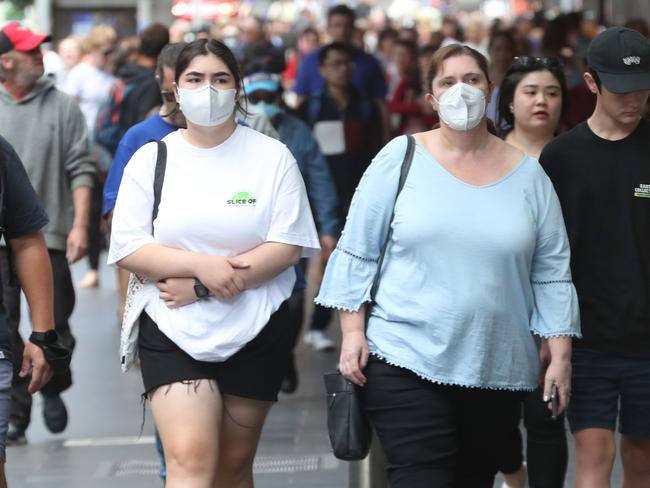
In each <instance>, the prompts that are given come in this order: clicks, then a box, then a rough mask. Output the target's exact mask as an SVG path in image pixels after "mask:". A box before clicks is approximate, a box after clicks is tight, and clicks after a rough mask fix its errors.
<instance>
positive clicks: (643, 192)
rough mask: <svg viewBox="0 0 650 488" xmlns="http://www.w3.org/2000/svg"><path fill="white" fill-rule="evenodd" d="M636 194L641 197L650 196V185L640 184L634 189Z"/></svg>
mask: <svg viewBox="0 0 650 488" xmlns="http://www.w3.org/2000/svg"><path fill="white" fill-rule="evenodd" d="M634 196H635V197H639V198H650V185H644V184H643V183H641V184H639V187H638V188H635V189H634Z"/></svg>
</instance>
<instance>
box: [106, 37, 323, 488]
mask: <svg viewBox="0 0 650 488" xmlns="http://www.w3.org/2000/svg"><path fill="white" fill-rule="evenodd" d="M174 90H175V93H176V97H177V100H178V102H179V105H180V108H181V110H182V111H183V115H184V116H185V118H186V120H187V129H180V130H178V131H176V132H173V133H172V134H170V135H168V136H166V137H165V138H164V139H163V142H164V143H165V145H166V148H167V151H166V152H167V157H166V161H167V164H166V169H165V177H164V184H163V186H162V194H161V199H160V205H159V211H158V214H157V217H156V218H155V219H153V221H152V210H153V206H154V189H153V185H154V181H155V177H154V172H155V171H156V169H157V167H158V166H157V164H156V159H157V156H158V151H157V146H156V144H153V143H152V144H147V145H145V146H143V147H142V148H141V149H140V150H138V151H137V152H136V153H135V155H134V156H133V158H132V159H131V160H130V162H129V164H128V165H127V167H126V169H125V171H124V177H123V179H122V182H121V185H120V190H119V194H118V197H117V203H116V206H115V213H114V216H113V226H112V240H111V249H110V255H109V263H117V264H118V265H119V266H120V267H123V268H125V269H128V270H129V271H131V272H133V273H137V274H138V275H139V276H141V277H144V278H147V279H148V280H149V281H144V280H143V281H144V285H143V287H142V288H141V292H140V294H139V295H137V296H138V299H137V300H135V299H134V300H133V301H132V303H131V304H129V303H128V301H127V308H128V310H127V312H126V319H125V324H124V328H123V342H122V346H123V362H124V363H126V365H125V366H128V365H129V364H130V363H132V362H133V360H134V354H133V353H134V351H137V353H138V354H139V357H140V364H141V370H142V378H143V382H144V395H145V397H146V398H147V399H148V400H149V402H150V404H151V409H152V411H153V415H154V417H155V420H156V426H157V428H158V430H159V432H160V436H161V439H162V443H163V447H164V452H165V461H166V465H167V482H166V486H167V487H183V488H185V487H190V486H191V487H205V488H208V487H213V486H224V487H229V488H230V487H232V488H251V487H252V486H253V470H252V466H253V459H254V457H255V451H256V449H257V444H258V442H259V438H260V434H261V431H262V426H263V424H264V420H265V418H266V415H267V413H268V411H269V409H270V408H271V406H272V404H273V402H274V401H276V400H277V393H278V391H279V389H280V383H281V381H282V378H283V375H284V372H285V368H286V365H287V362H288V358H289V354H290V351H291V346H292V341H293V337H292V335H291V331H290V328H289V327H287V326H286V323H285V322H286V315H287V308H286V305H285V304H284V302H285V300H287V298H289V296H290V295H291V291H292V289H293V286H294V282H295V279H296V276H295V272H294V270H293V268H292V266H293V265H294V264H296V263H297V262H298V260H299V259H300V257H301V256H303V257H304V256H310V255H312V254H313V253H315V252H316V251H317V250H318V247H319V246H318V237H317V235H316V231H315V227H314V223H313V220H312V216H311V211H310V209H309V204H308V201H307V196H306V193H305V187H304V183H303V181H302V178H301V176H300V171H299V169H298V167H297V165H296V163H295V160H294V158H293V156H292V155H291V153H290V152H289V150H288V149H287V148H286V147H285V146H284V145H283V144H281V143H280V142H278V141H276V140H274V139H271V138H269V137H267V136H264V135H262V134H260V133H258V132H256V131H253V130H252V129H249V128H247V127H243V126H241V125H238V124H237V123H236V122H235V111H236V109H237V106H238V101H237V100H239V92H240V90H241V75H240V74H239V69H238V66H237V62H236V60H235V57H234V56H233V54H232V52H231V51H230V50H229V49H228V47H227V46H226V45H225V44H223V43H221V42H219V41H214V40H205V39H202V40H197V41H194V42H192V43H190V44H188V45H187V46H186V47H185V48H183V50H182V51H181V53H180V54H179V57H178V60H177V63H176V70H175V84H174ZM136 304H137V305H139V306H136ZM137 324H139V330H138V329H137V328H135V326H136V325H137Z"/></svg>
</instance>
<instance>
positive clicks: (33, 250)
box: [9, 232, 54, 332]
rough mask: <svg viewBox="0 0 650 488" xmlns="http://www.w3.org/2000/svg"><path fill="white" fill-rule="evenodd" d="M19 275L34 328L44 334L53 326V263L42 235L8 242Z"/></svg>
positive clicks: (37, 233)
mask: <svg viewBox="0 0 650 488" xmlns="http://www.w3.org/2000/svg"><path fill="white" fill-rule="evenodd" d="M9 246H10V247H11V251H12V253H13V259H14V266H15V269H16V274H17V275H18V279H19V280H20V285H21V287H22V289H23V291H24V292H25V296H26V297H27V303H28V304H29V310H30V312H31V317H32V329H33V330H35V331H39V332H42V331H45V330H48V329H51V328H52V327H54V307H53V292H52V264H51V263H50V257H49V255H48V253H47V248H46V247H45V239H44V238H43V234H42V233H41V232H35V233H33V234H29V235H27V236H24V237H19V238H16V239H9Z"/></svg>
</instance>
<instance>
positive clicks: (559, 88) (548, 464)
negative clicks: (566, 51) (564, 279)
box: [497, 56, 569, 488]
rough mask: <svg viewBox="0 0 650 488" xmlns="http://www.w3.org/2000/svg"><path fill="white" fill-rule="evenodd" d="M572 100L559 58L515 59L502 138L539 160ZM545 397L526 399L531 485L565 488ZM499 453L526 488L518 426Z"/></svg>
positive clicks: (505, 89)
mask: <svg viewBox="0 0 650 488" xmlns="http://www.w3.org/2000/svg"><path fill="white" fill-rule="evenodd" d="M568 102H569V100H568V90H567V85H566V80H565V78H564V72H563V71H562V66H561V64H560V62H559V60H558V59H557V58H535V57H530V56H522V57H519V58H516V59H515V62H514V64H513V65H512V66H511V67H510V69H509V70H508V71H507V73H506V75H505V77H504V79H503V82H502V83H501V87H500V90H499V99H498V101H497V106H498V109H499V111H498V122H497V125H498V126H499V127H501V128H505V130H504V133H503V136H504V138H505V140H506V142H508V143H510V144H512V145H513V146H515V147H517V148H519V149H520V150H522V151H524V152H525V153H527V154H529V155H530V156H532V157H534V158H539V156H540V154H541V152H542V149H543V148H544V146H545V145H546V144H547V143H548V142H549V141H550V140H551V139H553V137H555V135H556V134H557V132H558V130H559V126H560V121H561V119H562V117H563V116H564V115H565V114H566V112H567V109H568ZM538 346H539V348H540V362H541V373H542V374H543V373H544V370H545V368H546V367H547V366H548V363H549V360H550V357H549V349H548V341H547V340H546V339H541V340H539V341H538ZM541 379H542V376H540V381H541ZM542 394H543V391H542V387H541V386H539V387H538V388H537V389H536V390H535V391H534V392H532V393H530V394H528V395H526V397H525V398H524V401H523V416H524V425H525V427H526V431H527V437H526V460H527V471H528V483H529V486H530V487H531V488H562V487H563V486H564V478H565V475H566V468H567V457H568V449H567V442H566V434H565V431H564V416H563V415H562V416H560V417H558V418H557V419H556V420H553V419H552V418H551V415H550V412H548V410H547V409H546V408H544V404H543V401H542ZM500 451H501V453H502V464H501V467H500V470H501V471H502V472H503V473H504V477H505V479H506V485H505V486H507V487H510V488H523V487H524V486H525V481H526V469H524V468H523V466H522V439H521V433H520V432H519V427H518V426H517V427H516V428H515V429H513V430H512V433H511V436H510V440H509V441H507V442H506V443H505V444H504V445H503V446H502V447H501V449H500Z"/></svg>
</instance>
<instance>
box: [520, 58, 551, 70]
mask: <svg viewBox="0 0 650 488" xmlns="http://www.w3.org/2000/svg"><path fill="white" fill-rule="evenodd" d="M515 64H519V65H521V66H525V67H527V68H532V67H537V66H543V67H544V68H549V69H558V68H561V67H562V63H561V62H560V60H559V59H557V58H536V57H535V56H517V57H515Z"/></svg>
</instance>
